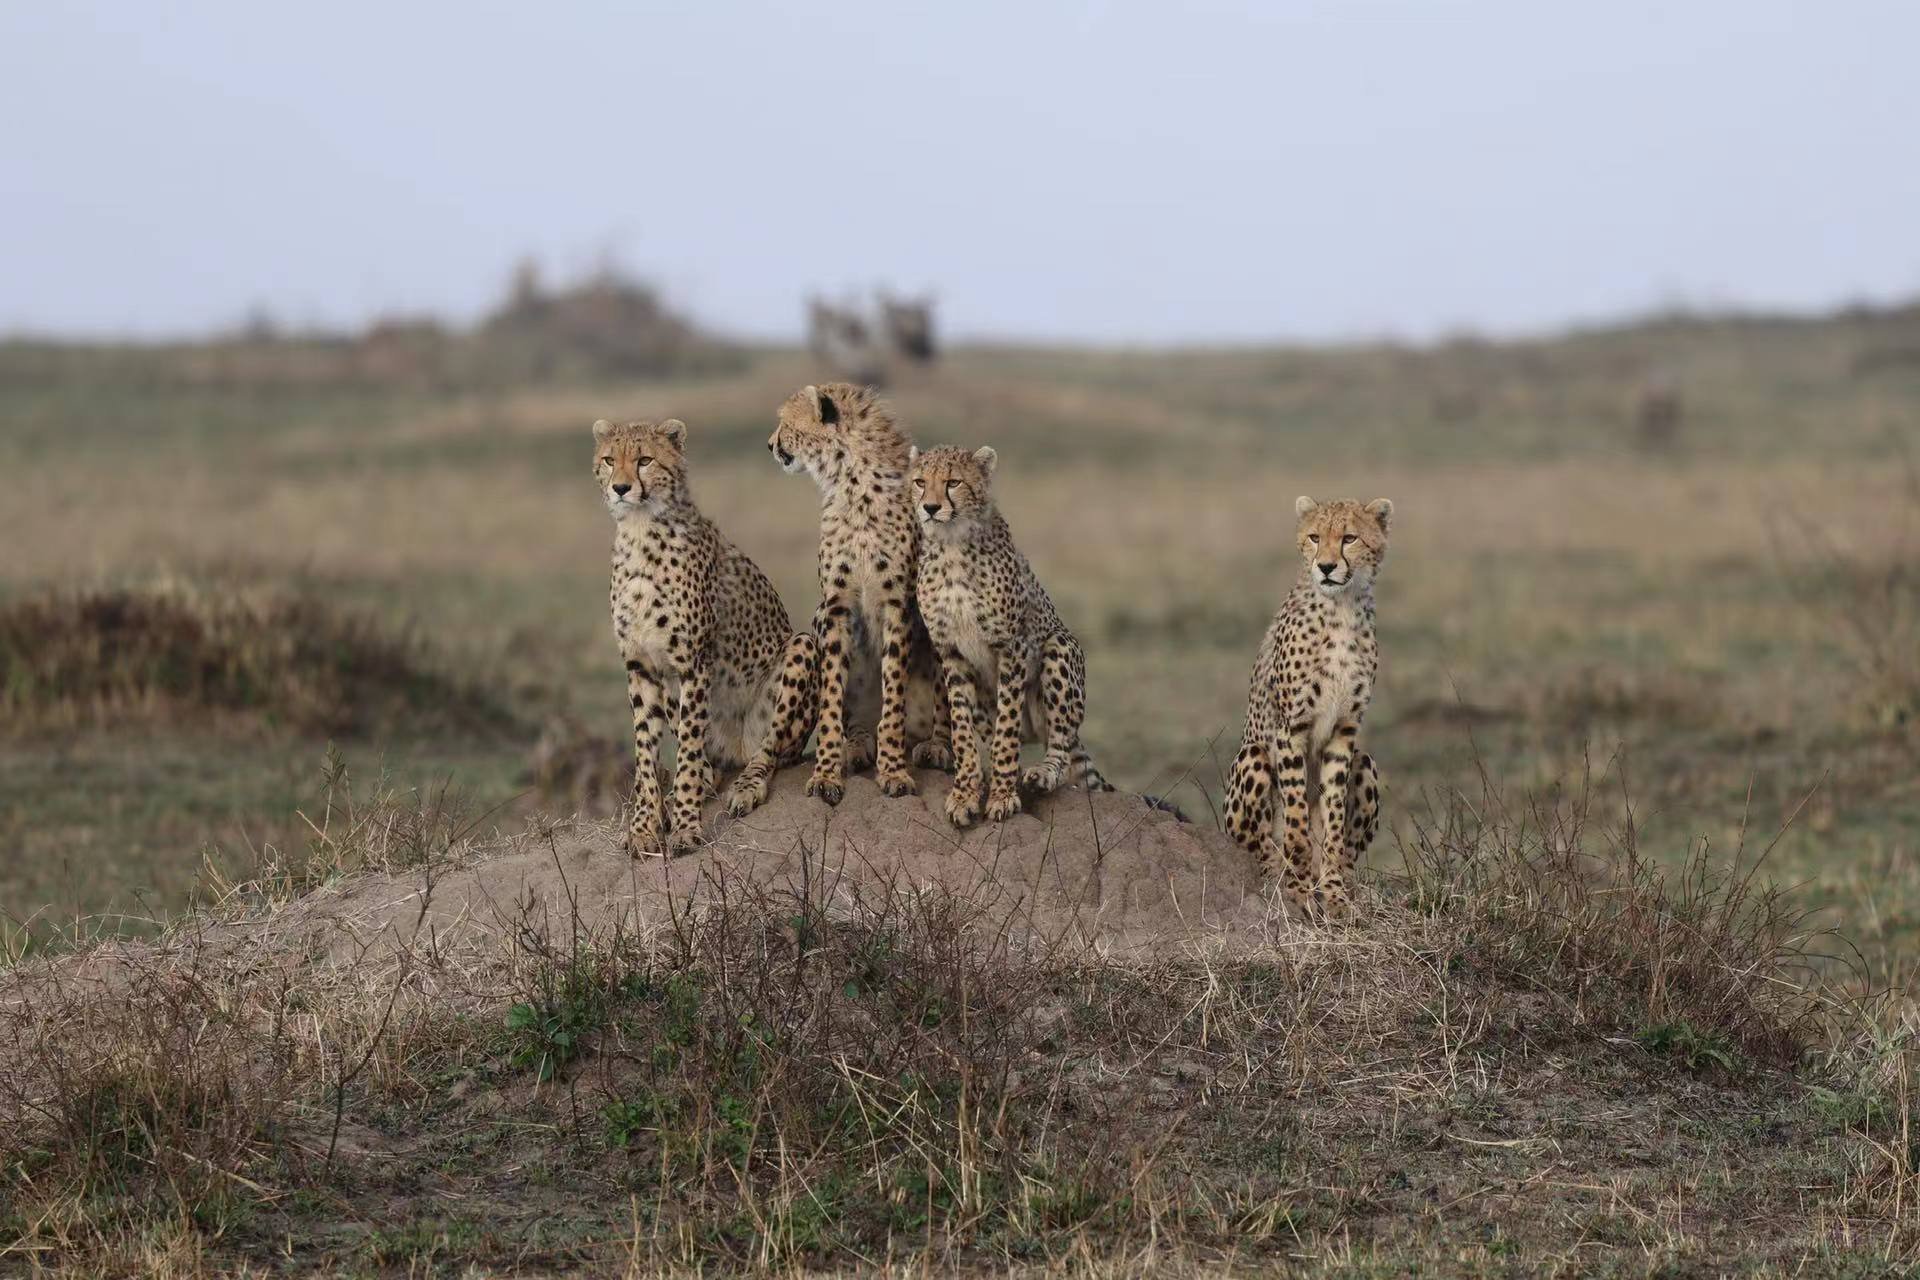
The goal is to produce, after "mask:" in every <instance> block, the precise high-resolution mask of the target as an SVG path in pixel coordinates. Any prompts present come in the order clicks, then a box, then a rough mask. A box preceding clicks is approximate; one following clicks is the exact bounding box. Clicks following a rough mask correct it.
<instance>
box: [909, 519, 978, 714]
mask: <svg viewBox="0 0 1920 1280" xmlns="http://www.w3.org/2000/svg"><path fill="white" fill-rule="evenodd" d="M991 606H992V602H991V601H990V600H989V598H988V597H987V595H986V593H985V592H984V591H982V590H981V589H980V586H979V584H978V583H977V582H976V581H975V577H974V565H973V564H972V562H971V558H970V557H969V556H968V555H967V554H966V552H965V551H964V550H963V549H961V548H957V547H941V548H940V549H939V550H938V551H937V552H936V553H935V554H934V555H933V556H932V557H931V558H930V560H929V563H928V566H927V570H926V571H925V572H924V573H923V574H922V575H921V579H920V612H921V616H923V617H924V618H925V619H926V622H927V634H928V635H929V636H931V637H932V638H933V642H934V644H935V645H936V646H937V647H939V648H940V649H943V650H949V649H950V650H956V651H958V652H959V654H960V656H961V657H962V658H963V659H965V661H966V663H967V665H968V666H970V667H972V668H973V669H974V673H975V675H976V676H977V677H978V678H980V679H983V680H985V681H987V682H988V683H989V684H991V682H992V681H993V679H994V674H995V663H994V655H993V641H992V639H991V638H990V637H989V636H988V634H987V627H986V625H985V624H986V620H987V619H988V617H989V616H990V614H989V610H990V609H991Z"/></svg>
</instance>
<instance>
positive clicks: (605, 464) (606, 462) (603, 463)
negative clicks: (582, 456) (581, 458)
mask: <svg viewBox="0 0 1920 1280" xmlns="http://www.w3.org/2000/svg"><path fill="white" fill-rule="evenodd" d="M600 465H601V466H603V467H610V466H612V465H613V459H612V458H602V459H600Z"/></svg>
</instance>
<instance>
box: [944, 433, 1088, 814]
mask: <svg viewBox="0 0 1920 1280" xmlns="http://www.w3.org/2000/svg"><path fill="white" fill-rule="evenodd" d="M910 456H911V459H912V463H913V473H912V475H913V500H914V502H915V504H916V509H917V512H918V514H919V517H920V526H921V541H920V574H919V577H920V583H919V591H920V610H921V612H922V614H924V615H925V617H926V620H927V630H928V632H929V633H930V635H931V636H932V638H933V644H934V648H935V650H936V651H937V652H938V653H939V655H940V665H941V669H942V672H943V674H944V676H945V679H946V687H947V700H948V709H949V711H950V714H951V716H952V724H953V752H954V757H955V765H954V779H953V790H952V791H950V792H948V793H947V817H948V818H949V819H951V820H952V822H953V824H954V825H955V826H957V827H965V826H970V825H972V824H973V823H974V822H975V821H977V820H978V819H979V817H980V800H981V791H982V789H983V782H984V780H983V779H982V778H981V776H980V745H979V736H978V735H979V731H978V730H977V729H976V728H975V707H974V694H975V690H976V688H978V689H981V690H984V691H985V695H986V698H987V699H988V700H989V701H991V702H993V703H994V714H993V733H992V738H991V743H992V750H993V779H992V785H991V787H990V788H987V795H986V815H987V817H989V818H991V819H993V820H994V821H995V822H1001V821H1004V820H1006V819H1007V818H1011V817H1012V816H1013V815H1014V814H1016V813H1018V812H1020V791H1019V788H1020V787H1025V788H1026V789H1027V790H1029V791H1034V792H1038V793H1040V794H1043V795H1044V794H1046V793H1049V792H1052V791H1057V790H1059V788H1060V787H1061V786H1062V785H1063V784H1065V783H1067V782H1069V781H1072V780H1074V779H1075V778H1081V779H1084V780H1085V781H1086V784H1087V786H1088V788H1089V789H1091V790H1095V791H1111V790H1113V788H1112V787H1111V786H1109V785H1108V783H1107V780H1106V779H1105V778H1103V777H1101V776H1100V771H1099V770H1098V769H1096V768H1094V766H1093V758H1092V757H1091V756H1089V755H1088V754H1087V749H1086V748H1085V747H1084V746H1082V745H1081V744H1080V722H1081V720H1082V718H1083V717H1084V716H1085V715H1086V710H1087V702H1086V689H1087V659H1086V655H1085V654H1084V653H1083V652H1082V651H1081V649H1080V642H1079V641H1077V640H1075V639H1074V638H1073V633H1072V632H1070V631H1068V630H1067V628H1066V624H1064V623H1063V622H1061V621H1060V615H1059V613H1058V612H1056V611H1055V609H1054V607H1053V601H1052V600H1050V599H1049V598H1048V597H1047V593H1046V590H1045V589H1044V588H1043V587H1041V585H1040V582H1039V580H1038V579H1037V578H1035V577H1034V576H1033V567H1032V566H1031V565H1029V564H1028V563H1027V558H1026V557H1025V556H1023V555H1021V554H1020V549H1019V548H1018V547H1016V546H1014V545H1013V534H1012V532H1011V531H1009V530H1008V528H1007V522H1006V520H1005V519H1003V518H1002V517H1001V515H1000V512H999V511H998V509H996V508H995V507H994V505H993V498H992V495H991V493H990V492H989V488H988V486H989V482H990V480H991V478H992V476H993V467H994V462H995V461H996V455H995V453H994V451H993V450H992V449H980V450H977V451H975V452H973V453H968V452H967V451H966V450H965V449H952V448H944V449H929V450H928V451H927V452H925V453H921V452H920V451H919V450H917V449H916V450H914V451H913V453H912V454H911V455H910ZM1043 734H1044V738H1045V741H1046V744H1047V754H1046V758H1045V759H1043V760H1042V761H1041V762H1040V763H1039V764H1037V765H1034V766H1033V767H1032V768H1030V769H1028V770H1027V771H1026V773H1025V774H1020V772H1019V769H1020V743H1021V741H1022V739H1024V740H1026V741H1028V742H1037V741H1040V740H1041V738H1042V736H1043ZM1016 780H1017V782H1018V786H1016V785H1015V784H1016Z"/></svg>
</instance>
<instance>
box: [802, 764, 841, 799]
mask: <svg viewBox="0 0 1920 1280" xmlns="http://www.w3.org/2000/svg"><path fill="white" fill-rule="evenodd" d="M807 794H808V795H810V796H819V797H820V798H821V799H822V800H824V801H826V802H827V803H828V804H839V803H840V801H841V800H842V799H843V798H844V797H845V796H846V794H847V781H846V779H845V778H844V777H836V776H835V775H833V774H830V773H827V772H826V771H824V770H821V769H815V770H814V771H813V776H812V777H810V778H808V779H807Z"/></svg>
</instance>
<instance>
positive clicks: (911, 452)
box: [907, 444, 920, 462]
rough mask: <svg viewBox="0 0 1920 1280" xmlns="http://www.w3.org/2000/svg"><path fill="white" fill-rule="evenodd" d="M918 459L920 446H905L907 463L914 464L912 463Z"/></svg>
mask: <svg viewBox="0 0 1920 1280" xmlns="http://www.w3.org/2000/svg"><path fill="white" fill-rule="evenodd" d="M919 457H920V446H919V445H917V444H910V445H908V446H907V461H908V462H914V461H916V460H918V459H919Z"/></svg>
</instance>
